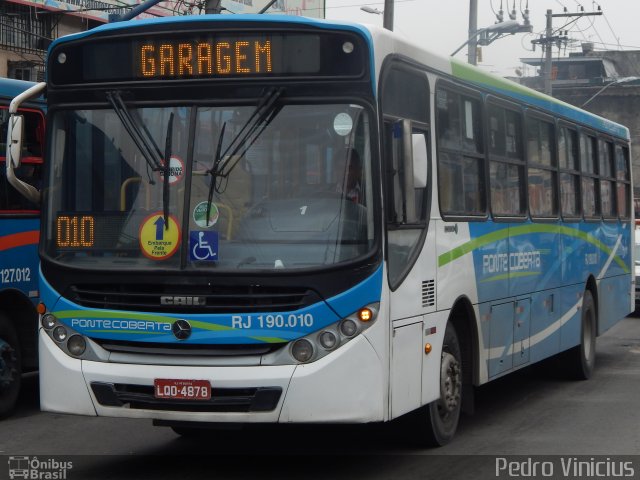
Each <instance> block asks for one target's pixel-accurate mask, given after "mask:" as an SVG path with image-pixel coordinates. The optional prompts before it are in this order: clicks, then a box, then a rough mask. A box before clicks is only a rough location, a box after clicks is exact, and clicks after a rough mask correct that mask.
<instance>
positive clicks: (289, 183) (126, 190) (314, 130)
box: [45, 104, 374, 271]
mask: <svg viewBox="0 0 640 480" xmlns="http://www.w3.org/2000/svg"><path fill="white" fill-rule="evenodd" d="M260 106H261V105H260V104H258V107H256V106H255V105H249V106H233V107H231V106H228V105H225V106H205V107H203V106H198V107H195V106H170V107H162V108H158V107H153V108H151V107H137V108H136V107H126V108H124V109H121V110H124V111H125V112H124V114H123V112H122V111H120V112H119V111H118V108H117V106H114V108H101V109H95V110H88V109H86V110H59V111H57V112H55V113H54V114H53V116H52V121H51V123H50V125H51V128H52V148H51V155H52V158H51V168H50V170H49V171H50V174H49V178H48V185H49V195H48V196H47V199H46V206H45V208H46V212H47V213H46V219H47V221H46V227H45V235H46V247H45V252H46V254H47V255H48V256H49V257H51V258H52V259H54V260H56V261H58V262H61V263H64V264H68V265H73V266H78V267H83V266H84V267H87V268H100V269H122V268H128V267H130V268H132V269H150V268H162V269H166V268H180V269H190V268H191V269H203V268H204V269H206V268H216V269H223V270H232V271H237V270H238V269H258V270H271V269H275V270H282V269H285V270H286V269H300V268H318V267H322V266H329V265H333V264H337V263H341V262H349V261H353V260H355V259H357V258H359V257H362V256H363V255H366V254H367V253H369V252H370V251H371V249H372V248H373V244H374V227H373V213H372V210H373V195H372V192H373V190H372V182H371V171H372V168H371V140H370V136H371V128H372V122H371V121H370V118H369V115H368V114H367V112H366V111H365V109H364V108H363V107H362V106H358V105H353V104H328V105H327V104H313V105H310V104H307V105H299V104H296V105H280V106H277V107H273V108H270V110H269V111H268V112H267V111H264V110H263V112H262V113H264V114H262V115H261V114H260V113H261V112H260V111H259V110H260ZM150 152H151V153H150ZM166 158H169V159H170V161H169V165H168V166H167V164H166V162H165V160H164V159H166ZM156 160H157V161H156ZM167 176H168V178H165V177H167Z"/></svg>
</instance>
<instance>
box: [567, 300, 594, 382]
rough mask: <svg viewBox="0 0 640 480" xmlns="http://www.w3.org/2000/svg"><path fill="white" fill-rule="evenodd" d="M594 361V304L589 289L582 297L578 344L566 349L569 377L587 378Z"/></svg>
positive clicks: (591, 370) (591, 371) (589, 376)
mask: <svg viewBox="0 0 640 480" xmlns="http://www.w3.org/2000/svg"><path fill="white" fill-rule="evenodd" d="M595 363H596V306H595V303H594V302H593V296H592V295H591V291H589V290H585V292H584V297H583V298H582V315H581V321H580V345H577V346H575V347H573V348H572V349H571V350H569V351H567V358H566V365H567V370H568V373H569V375H570V376H571V378H575V379H576V380H588V379H589V378H591V375H592V374H593V369H594V367H595Z"/></svg>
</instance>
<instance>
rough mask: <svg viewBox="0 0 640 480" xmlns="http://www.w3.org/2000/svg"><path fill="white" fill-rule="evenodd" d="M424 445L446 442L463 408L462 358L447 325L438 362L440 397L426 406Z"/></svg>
mask: <svg viewBox="0 0 640 480" xmlns="http://www.w3.org/2000/svg"><path fill="white" fill-rule="evenodd" d="M424 408H425V410H426V417H427V418H426V421H427V428H426V438H425V441H426V444H427V445H429V446H433V447H438V446H441V445H446V444H447V443H449V442H450V441H451V440H452V439H453V436H454V435H455V433H456V429H457V428H458V420H459V419H460V410H461V408H462V355H461V354H460V344H459V343H458V336H457V335H456V330H455V328H454V327H453V325H452V324H451V323H448V324H447V329H446V330H445V332H444V343H443V345H442V357H441V362H440V398H439V399H438V400H436V401H435V402H432V403H430V404H429V405H427V406H426V407H424Z"/></svg>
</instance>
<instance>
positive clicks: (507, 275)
mask: <svg viewBox="0 0 640 480" xmlns="http://www.w3.org/2000/svg"><path fill="white" fill-rule="evenodd" d="M536 275H542V272H513V273H503V274H501V275H495V276H493V277H490V278H485V279H484V280H480V283H487V282H497V281H499V280H507V279H511V278H522V277H533V276H536Z"/></svg>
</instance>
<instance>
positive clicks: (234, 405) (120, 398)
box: [91, 382, 282, 413]
mask: <svg viewBox="0 0 640 480" xmlns="http://www.w3.org/2000/svg"><path fill="white" fill-rule="evenodd" d="M91 390H93V394H94V395H95V397H96V400H97V401H98V403H99V404H100V405H103V406H105V407H120V408H131V409H136V410H140V409H143V410H164V411H173V412H241V413H244V412H270V411H272V410H274V409H275V408H276V406H277V405H278V401H279V400H280V396H281V395H282V388H280V387H257V388H213V389H211V399H210V400H167V399H161V398H156V397H155V396H154V394H153V386H147V385H126V384H119V383H116V384H114V383H102V382H91Z"/></svg>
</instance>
